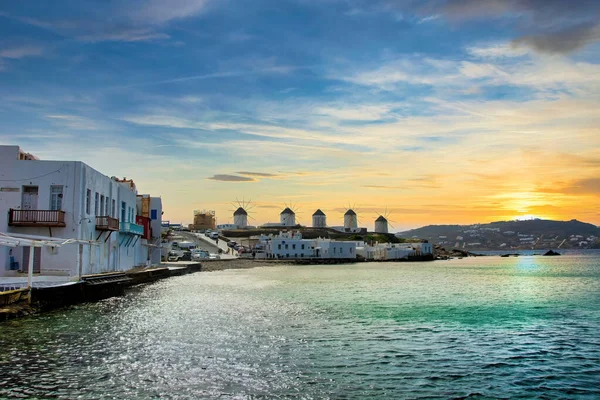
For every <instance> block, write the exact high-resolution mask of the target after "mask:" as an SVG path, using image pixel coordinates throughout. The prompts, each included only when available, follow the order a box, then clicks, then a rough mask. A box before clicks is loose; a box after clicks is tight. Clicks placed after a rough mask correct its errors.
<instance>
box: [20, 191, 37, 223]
mask: <svg viewBox="0 0 600 400" xmlns="http://www.w3.org/2000/svg"><path fill="white" fill-rule="evenodd" d="M37 208H38V187H37V186H23V194H22V198H21V210H23V211H22V212H23V216H22V219H23V221H35V220H36V215H35V214H36V213H35V211H34V210H37Z"/></svg>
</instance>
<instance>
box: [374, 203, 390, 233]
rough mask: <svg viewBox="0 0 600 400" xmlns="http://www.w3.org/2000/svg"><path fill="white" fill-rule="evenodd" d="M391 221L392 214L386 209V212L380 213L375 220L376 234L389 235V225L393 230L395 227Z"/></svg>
mask: <svg viewBox="0 0 600 400" xmlns="http://www.w3.org/2000/svg"><path fill="white" fill-rule="evenodd" d="M390 221H391V220H390V213H389V211H388V209H387V207H386V208H385V211H384V212H382V213H380V214H379V216H378V217H377V219H376V220H375V233H389V231H388V225H389V226H391V227H392V228H393V227H394V225H392V224H391V223H390Z"/></svg>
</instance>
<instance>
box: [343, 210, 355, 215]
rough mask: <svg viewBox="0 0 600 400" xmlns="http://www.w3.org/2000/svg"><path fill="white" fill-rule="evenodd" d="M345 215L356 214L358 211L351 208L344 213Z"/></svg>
mask: <svg viewBox="0 0 600 400" xmlns="http://www.w3.org/2000/svg"><path fill="white" fill-rule="evenodd" d="M344 215H356V213H355V212H354V211H353V210H352V209H350V210H348V211H346V214H344Z"/></svg>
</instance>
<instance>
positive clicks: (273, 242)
mask: <svg viewBox="0 0 600 400" xmlns="http://www.w3.org/2000/svg"><path fill="white" fill-rule="evenodd" d="M260 247H261V248H264V249H265V254H266V256H267V258H277V259H282V258H300V259H301V258H327V259H331V258H344V259H351V258H356V242H343V241H335V240H330V239H322V238H318V239H303V238H302V234H301V233H300V232H280V233H279V235H277V236H274V235H269V236H261V238H260Z"/></svg>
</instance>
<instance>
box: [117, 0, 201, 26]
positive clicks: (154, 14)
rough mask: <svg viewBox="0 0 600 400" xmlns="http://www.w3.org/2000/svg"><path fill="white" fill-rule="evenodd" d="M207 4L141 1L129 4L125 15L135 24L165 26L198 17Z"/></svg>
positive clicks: (176, 0)
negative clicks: (179, 20) (176, 21)
mask: <svg viewBox="0 0 600 400" xmlns="http://www.w3.org/2000/svg"><path fill="white" fill-rule="evenodd" d="M208 4H209V0H169V1H163V0H143V1H137V2H131V3H130V6H129V8H128V10H127V13H128V15H129V16H130V18H131V19H132V20H133V21H134V22H137V23H147V24H165V23H167V22H169V21H172V20H174V19H181V18H188V17H192V16H195V15H198V14H200V13H201V12H202V11H204V10H205V9H206V6H207V5H208Z"/></svg>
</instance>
